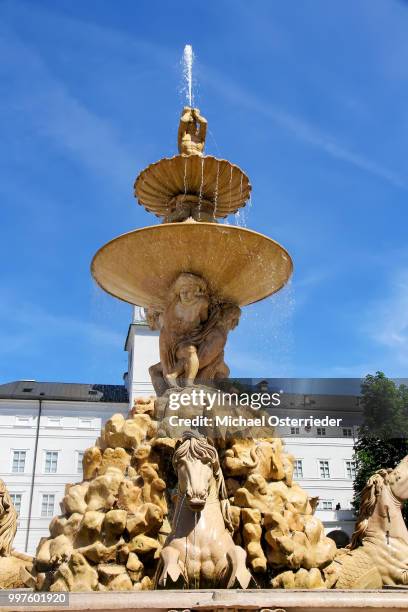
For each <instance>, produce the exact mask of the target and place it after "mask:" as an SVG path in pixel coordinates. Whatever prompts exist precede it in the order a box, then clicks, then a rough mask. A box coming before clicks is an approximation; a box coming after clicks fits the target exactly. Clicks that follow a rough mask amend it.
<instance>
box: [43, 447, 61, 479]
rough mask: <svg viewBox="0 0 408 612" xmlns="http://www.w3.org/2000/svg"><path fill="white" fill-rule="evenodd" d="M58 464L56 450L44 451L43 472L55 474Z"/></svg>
mask: <svg viewBox="0 0 408 612" xmlns="http://www.w3.org/2000/svg"><path fill="white" fill-rule="evenodd" d="M57 465H58V451H46V452H45V469H44V471H45V473H46V474H55V473H56V471H57Z"/></svg>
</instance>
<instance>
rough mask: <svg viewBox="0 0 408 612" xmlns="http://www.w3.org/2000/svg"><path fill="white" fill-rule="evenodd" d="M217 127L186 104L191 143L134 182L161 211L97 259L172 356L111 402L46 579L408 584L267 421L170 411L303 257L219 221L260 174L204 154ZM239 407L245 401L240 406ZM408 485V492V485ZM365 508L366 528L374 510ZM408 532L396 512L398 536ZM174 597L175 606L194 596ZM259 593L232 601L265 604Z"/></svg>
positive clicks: (107, 587) (46, 585)
mask: <svg viewBox="0 0 408 612" xmlns="http://www.w3.org/2000/svg"><path fill="white" fill-rule="evenodd" d="M206 130H207V122H206V120H205V118H204V117H203V116H202V115H201V113H200V111H199V110H198V109H197V108H192V107H185V108H184V109H183V111H182V114H181V118H180V124H179V130H178V149H179V154H178V155H176V156H174V157H171V158H165V159H162V160H160V161H158V162H156V163H154V164H151V165H150V166H148V167H147V168H146V169H145V170H143V171H142V172H141V173H140V174H139V176H138V177H137V179H136V182H135V186H134V188H135V196H136V198H137V200H138V202H139V204H140V205H142V206H144V207H145V208H146V210H148V211H149V212H152V213H153V214H155V215H156V216H157V217H160V218H161V219H162V220H163V222H162V223H161V224H157V225H153V226H149V227H144V228H142V229H138V230H134V231H131V232H129V233H127V234H124V235H122V236H119V237H117V238H114V239H113V240H111V241H110V242H108V243H107V244H106V245H104V246H103V247H102V248H101V249H100V250H99V251H98V252H97V253H96V255H95V257H94V259H93V261H92V275H93V277H94V279H95V280H96V282H97V283H98V284H99V285H100V286H101V287H102V288H103V289H104V290H105V291H107V292H108V293H110V294H111V295H113V296H115V297H117V298H119V299H121V300H124V301H126V302H129V303H131V304H138V305H140V306H143V307H144V308H145V309H146V311H147V318H148V321H149V324H150V325H151V326H152V327H153V328H155V329H159V330H160V340H159V341H160V362H159V363H157V364H152V366H151V368H150V374H151V377H152V382H153V385H154V388H155V390H156V393H157V398H147V399H145V400H137V401H136V403H135V405H134V406H133V407H132V409H131V411H130V413H129V415H128V416H127V418H125V417H124V416H122V415H120V414H116V415H113V416H112V417H111V419H109V421H108V422H107V423H106V425H105V426H104V428H103V430H102V433H101V436H100V438H99V439H98V440H97V442H96V444H95V446H94V447H92V448H90V449H88V450H87V451H86V452H85V455H84V460H83V480H82V481H81V482H80V483H77V484H73V485H68V486H67V488H66V492H65V496H64V498H63V500H62V502H61V511H62V513H61V515H60V516H58V517H55V518H54V519H53V520H52V521H51V524H50V537H49V538H47V539H43V540H42V541H41V542H40V544H39V547H38V550H37V555H36V561H35V570H34V575H35V580H36V588H37V589H39V590H51V591H91V590H94V591H105V592H108V591H118V590H122V591H129V590H132V591H149V590H152V589H168V588H170V589H183V590H186V589H187V590H189V589H203V588H207V589H208V588H210V589H217V588H224V589H225V588H232V587H236V588H241V589H247V588H249V589H251V588H257V589H259V588H260V587H262V588H264V589H265V588H266V589H280V588H286V589H290V588H292V589H293V588H298V589H299V588H300V589H314V588H320V589H321V588H336V586H337V587H338V586H340V585H341V586H342V588H344V587H352V588H356V587H360V588H361V587H364V588H379V587H381V586H383V584H403V583H404V581H405V578H406V576H407V574H406V573H404V567H405V565H404V563H406V562H405V560H404V559H405V557H404V554H405V548H404V546H403V545H401V550H399V553H398V554H399V558H400V561H398V562H397V563H396V569H395V572H394V574H393V576H392V578H390V577H388V578H385V577H384V576H385V573H386V571H385V569H384V567H383V568H382V569H381V568H376V569H375V571H373V570H372V566H373V558H375V555H376V553H377V551H378V550H379V549H376V548H375V547H374V548H371V549H370V548H368V551H367V549H364V550H363V547H364V542H365V540H364V537H363V535H364V534H363V532H361V530H360V532H359V533H360V536H358V537H357V536H356V538H355V547H354V548H355V549H356V550H357V552H358V551H359V552H358V554H357V556H356V555H355V554H354V553H355V552H356V550H354V551H351V550H350V551H346V553H343V555H340V557H339V556H338V554H337V551H336V547H335V544H334V542H333V541H332V540H331V539H329V538H327V537H326V536H325V534H324V529H323V525H322V523H321V522H320V521H319V520H318V519H317V518H316V516H315V515H314V509H315V506H316V500H315V499H310V498H309V496H308V494H307V493H306V492H305V491H304V490H303V489H302V488H301V487H300V486H299V485H297V484H296V483H295V482H294V481H293V463H294V457H293V456H291V455H290V454H288V453H286V452H285V449H284V445H283V443H282V441H281V440H280V439H279V438H277V437H275V436H274V435H273V431H271V430H270V429H269V430H265V431H258V434H257V435H256V436H255V435H248V434H246V435H242V432H240V431H239V430H238V429H236V430H234V429H233V428H232V429H231V428H228V430H227V431H225V429H224V430H221V429H220V428H218V429H216V428H215V429H214V428H212V429H211V428H210V429H208V428H200V427H198V428H188V427H187V428H179V429H174V428H173V429H172V427H171V426H170V421H169V419H170V414H171V410H170V409H169V401H170V397H172V398H173V401H174V398H175V397H176V398H177V397H180V396H181V394H184V395H185V396H187V402H185V403H184V404H183V406H182V410H181V415H182V416H184V417H186V416H187V417H190V418H191V417H194V416H203V415H204V413H205V409H206V406H205V403H202V404H199V405H197V404H196V403H194V402H193V401H192V399H193V397H194V395H193V394H194V392H197V391H198V390H204V391H208V390H210V391H214V389H218V388H219V385H221V381H223V380H225V379H226V378H227V377H228V375H229V368H228V365H227V364H226V362H225V355H224V349H225V344H226V341H227V336H228V333H229V332H230V331H231V330H232V329H234V327H236V325H237V324H238V322H239V317H240V312H241V310H240V309H241V308H242V307H244V306H246V305H247V304H251V303H253V302H256V301H258V300H262V299H264V298H266V297H267V296H270V295H272V294H273V293H275V292H277V291H279V289H281V288H282V287H283V286H284V285H285V283H286V282H287V281H288V279H289V277H290V276H291V273H292V261H291V258H290V256H289V254H288V253H287V251H286V250H285V249H284V248H283V247H282V246H280V245H279V244H278V243H277V242H275V241H274V240H272V239H270V238H268V237H267V236H264V235H262V234H259V233H257V232H253V231H251V230H248V229H244V228H241V227H237V226H232V225H227V224H225V223H219V220H220V219H224V218H226V217H227V216H228V215H230V214H233V213H235V212H237V211H238V210H239V209H241V208H242V207H243V206H245V204H246V202H247V201H248V198H249V196H250V192H251V185H250V182H249V179H248V177H247V176H246V175H245V173H244V172H243V171H242V170H241V169H240V168H239V167H238V166H236V165H234V164H231V163H230V162H228V161H226V160H222V159H217V158H215V157H212V156H206V155H205V154H204V147H205V136H206ZM188 398H190V399H191V401H189V399H188ZM219 410H222V407H221V406H219ZM229 410H230V411H232V412H233V413H234V414H238V413H241V414H242V409H239V408H238V407H237V406H230V407H229ZM244 412H245V411H244ZM407 467H408V464H407V463H404V464H403V465H402V464H401V466H399V467H398V468H396V469H397V470H399V472H398V477H397V476H395V475H388V476H386V475H383V480H382V481H381V483H382V484H381V486H382V487H383V488H384V490H385V489H386V486H388V485H389V486H392V483H395V482H397V481H398V482H400V481H401V479H402V481H403V482H405V478H406V477H407V479H408V469H407ZM387 479H388V480H387ZM376 482H377V481H376ZM370 486H371V485H370ZM398 486H400V488H401V486H402V485H401V483H400V485H398ZM402 489H404V487H402ZM402 489H401V491H402ZM370 491H371V489H370ZM401 491H400V493H401ZM404 492H405V493H406V496H407V497H408V488H407V491H405V489H404ZM405 493H404V494H405ZM391 494H392V493H391ZM401 494H402V493H401ZM367 495H369V494H368V493H367ZM370 511H371V513H373V509H371V510H370ZM365 512H366V513H367V509H365ZM360 518H361V521H360V523H361V525H363V526H364V525H365V528H366V523H365V522H364V521H366V520H368V515H367V516H366V517H363V516H362V517H360ZM360 523H359V524H360ZM361 525H360V527H361ZM402 531H403V529H402V526H401V525H400V526H399V527H398V529H397V532H398V534H399V535H398V534H397V533H396V535H395V537H400V539H401V534H402ZM380 533H382V532H381V530H380ZM362 534H363V535H362ZM407 535H408V534H407ZM404 537H405V534H402V539H404ZM378 546H380V544H378ZM407 546H408V539H407ZM373 551H374V553H373ZM407 551H408V549H407ZM370 555H371V556H370ZM403 557H404V559H403ZM407 558H408V556H407ZM398 572H399V573H398ZM387 580H388V582H387ZM270 592H271V591H270ZM176 599H177V598H176ZM176 599H174V598H173V599H172V600H171V601H173V602H176V604H174V603H173V605H176V607H179V606H185V605H188V606H191V605H192V604H191V601H192V600H191V601H190V600H188V601H187V599H186V598H185V597H184V599H182V600H181V599H180V598H179V599H178V600H177V601H176ZM258 600H259V601H261V600H260V599H259V597H258V599H257V598H256V596H255V597H253V599H252V600H251V601H250V600H249V599H246V600H245V601H246V604H245V606H243V607H239V606H238V604H237V605H236V609H249V608H250V609H254V608H256V607H257V603H256V602H257V601H258ZM135 601H136V600H135ZM143 601H148V600H145V599H144V600H143ZM151 601H152V602H153V599H152V600H151ZM155 601H156V600H155ZM160 601H161V602H162V604H163V600H160ZM168 601H169V602H170V600H168ZM262 601H263V602H264V601H265V600H262ZM268 601H272V600H268ZM274 601H275V600H274ZM183 602H184V603H183ZM186 602H187V603H186ZM251 602H252V603H251ZM333 602H334V600H333ZM333 602H332V603H331V604H330V605H331V606H332V607H335V603H333ZM112 605H113V604H112ZM132 605H133V608H134V607H135V605H136V604H135V603H133V604H132ZM143 605H146V607H147V604H143ZM152 605H153V604H151V606H152ZM169 605H171V604H169ZM205 605H206V604H205V602H204V603H203V606H202V607H203V609H214V606H212V605H210V606H209V607H208V608H205ZM231 605H232V604H231ZM275 605H276V604H275ZM314 605H315V604H314ZM262 606H265V603H262V604H260V606H259V607H262ZM167 608H168V606H166V605H165V604H163V605H161V607H159V606H156V609H167Z"/></svg>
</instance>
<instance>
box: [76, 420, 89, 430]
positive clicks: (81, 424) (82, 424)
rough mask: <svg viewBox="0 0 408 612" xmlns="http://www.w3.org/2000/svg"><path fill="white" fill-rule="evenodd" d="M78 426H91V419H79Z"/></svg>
mask: <svg viewBox="0 0 408 612" xmlns="http://www.w3.org/2000/svg"><path fill="white" fill-rule="evenodd" d="M79 427H87V428H88V429H91V428H92V419H79Z"/></svg>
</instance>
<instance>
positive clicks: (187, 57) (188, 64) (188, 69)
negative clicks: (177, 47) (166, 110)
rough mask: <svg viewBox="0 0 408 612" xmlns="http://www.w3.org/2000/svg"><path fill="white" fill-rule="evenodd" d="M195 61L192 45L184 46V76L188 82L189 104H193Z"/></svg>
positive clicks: (187, 96) (186, 86)
mask: <svg viewBox="0 0 408 612" xmlns="http://www.w3.org/2000/svg"><path fill="white" fill-rule="evenodd" d="M193 62H194V53H193V47H192V46H191V45H186V46H185V47H184V53H183V77H184V80H185V82H186V85H185V88H186V98H187V102H188V105H189V106H193V101H194V98H193Z"/></svg>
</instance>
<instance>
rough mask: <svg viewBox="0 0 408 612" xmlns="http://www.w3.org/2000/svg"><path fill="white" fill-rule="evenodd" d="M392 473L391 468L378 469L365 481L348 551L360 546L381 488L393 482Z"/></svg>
mask: <svg viewBox="0 0 408 612" xmlns="http://www.w3.org/2000/svg"><path fill="white" fill-rule="evenodd" d="M393 471H394V470H393V469H392V468H387V469H380V470H378V471H377V472H375V474H373V475H372V476H370V478H369V479H368V480H367V484H366V486H365V487H364V489H363V490H362V493H361V501H360V510H359V514H358V518H357V521H356V526H355V530H354V532H353V535H352V536H351V542H350V544H349V545H348V546H347V548H348V549H349V550H354V549H355V548H358V547H359V546H360V545H361V544H362V541H363V538H364V536H365V534H366V531H367V526H368V519H369V518H370V516H372V514H373V512H374V508H375V506H376V504H377V499H378V496H379V495H380V493H381V491H382V488H383V486H384V485H385V484H388V483H391V482H392V481H393V478H392V476H391V474H392V472H393ZM390 476H391V478H390Z"/></svg>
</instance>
